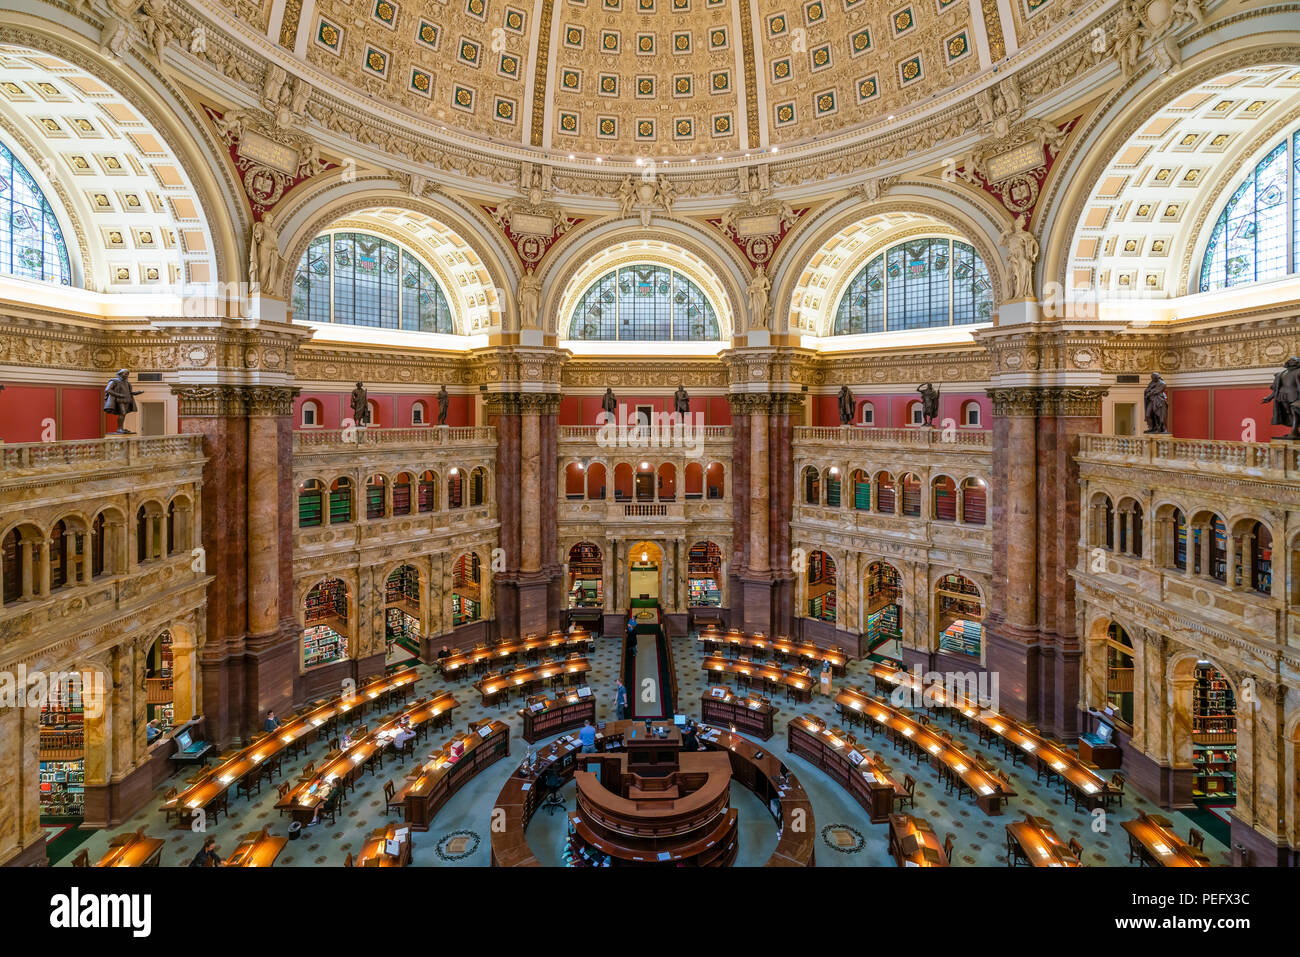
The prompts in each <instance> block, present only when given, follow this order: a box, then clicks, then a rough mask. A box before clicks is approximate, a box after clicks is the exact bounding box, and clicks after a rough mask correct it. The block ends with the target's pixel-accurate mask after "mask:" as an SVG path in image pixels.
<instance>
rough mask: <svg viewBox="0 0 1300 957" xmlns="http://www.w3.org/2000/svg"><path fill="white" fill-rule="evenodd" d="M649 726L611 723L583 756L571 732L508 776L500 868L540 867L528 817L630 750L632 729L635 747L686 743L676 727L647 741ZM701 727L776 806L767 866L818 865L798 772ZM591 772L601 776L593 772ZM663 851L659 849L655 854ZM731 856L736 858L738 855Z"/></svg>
mask: <svg viewBox="0 0 1300 957" xmlns="http://www.w3.org/2000/svg"><path fill="white" fill-rule="evenodd" d="M644 727H645V725H644V722H640V721H636V722H633V721H610V722H607V723H605V724H602V725H600V726H599V727H598V730H599V736H598V738H597V744H596V746H597V747H598V748H600V749H602V750H601V751H600V752H598V753H597V754H582V753H581V750H580V748H579V746H578V741H577V737H576V736H573V735H565V736H564V737H562V738H559V739H558V740H556V741H555V742H553V743H552V744H550V745H546V746H543V747H542V748H541V749H540V750H539V751H538V752H537V755H536V756H535V758H534V761H533V765H532V767H531V769H525V768H524V766H523V765H520V767H519V768H517V769H516V770H515V773H514V774H513V775H511V777H510V779H509V780H508V781H506V784H505V786H504V787H503V788H502V789H501V793H500V794H499V795H497V800H496V806H495V808H494V812H499V813H500V814H501V815H502V820H501V826H500V827H494V828H493V829H492V864H493V866H494V867H537V866H540V862H539V861H538V860H537V857H536V855H534V854H533V852H532V849H531V848H530V847H529V846H528V838H527V830H528V822H529V821H531V820H532V817H533V814H534V813H536V811H537V809H538V808H539V807H541V806H543V804H544V803H545V802H546V799H547V795H548V793H550V790H551V787H555V788H558V787H561V786H563V785H564V784H565V783H566V782H567V781H568V780H569V779H570V778H572V777H574V775H575V773H579V772H581V773H588V772H587V764H588V763H592V764H595V763H598V762H599V761H600V760H602V758H603V757H604V756H605V755H606V754H611V753H612V754H617V753H618V750H619V749H623V748H625V747H626V746H627V744H628V738H627V735H628V734H629V732H635V733H636V734H637V735H638V737H634V738H632V739H631V743H632V749H633V750H637V749H638V748H640V749H641V750H643V751H651V752H653V751H655V750H659V749H662V750H663V751H669V750H672V748H673V747H674V744H676V746H677V747H680V743H679V742H680V735H678V734H677V733H676V730H675V729H674V730H673V731H672V732H670V736H669V738H668V739H666V740H658V739H646V740H641V739H642V738H643V737H644ZM699 727H700V737H699V740H700V744H701V745H702V746H703V747H704V748H706V749H707V750H708V751H714V752H725V757H726V758H727V759H728V761H729V764H730V769H731V775H730V776H731V777H732V778H734V779H735V780H737V781H739V782H740V783H741V784H743V785H745V787H747V788H749V789H750V790H751V791H753V792H754V793H755V794H756V795H757V796H758V797H759V799H760V800H762V802H763V804H764V805H765V806H767V807H768V808H770V809H773V811H772V813H773V816H774V817H775V819H776V826H777V827H778V829H779V832H780V839H779V840H778V842H777V846H776V850H775V851H773V853H772V856H771V857H770V858H768V860H767V866H768V867H774V866H775V867H808V866H811V865H812V863H813V834H814V825H813V814H812V804H811V802H810V801H809V800H808V795H807V794H806V793H805V792H804V790H803V788H802V787H801V786H800V784H799V782H798V780H797V779H796V778H795V776H794V775H793V774H789V775H787V776H785V777H784V778H783V777H782V775H781V761H780V759H778V758H777V757H775V756H774V755H772V754H771V753H767V752H765V751H764V749H763V748H762V747H760V746H759V745H758V744H756V743H755V742H753V741H750V740H749V739H748V738H743V737H741V736H740V735H737V734H732V733H730V732H728V731H727V730H725V729H724V728H720V727H717V726H716V725H714V726H709V725H704V724H701V725H700V726H699ZM638 742H639V743H638ZM692 753H694V752H692ZM760 755H761V756H760ZM661 756H662V755H658V754H653V753H651V754H644V755H643V756H642V757H643V759H646V760H650V761H657V760H658V758H659V757H661ZM687 756H689V754H688V755H687ZM698 756H700V757H707V756H708V755H707V754H704V755H698ZM717 756H719V757H721V756H724V755H722V754H719V755H717ZM629 760H631V759H629ZM632 763H633V764H634V765H635V764H636V763H637V762H636V761H632ZM590 773H592V774H593V776H594V771H593V772H590ZM547 781H551V782H552V784H551V785H550V786H548V785H547V783H546V782H547ZM697 793H698V792H697ZM707 797H708V795H707V794H705V795H704V796H703V797H702V798H701V800H707ZM774 798H775V799H776V801H775V804H774V803H773V799H774ZM579 807H580V808H581V804H580V805H579ZM730 813H731V814H734V813H735V812H734V811H732V812H730ZM607 853H608V852H607ZM657 854H658V852H657V851H656V856H657ZM730 858H731V860H734V858H735V855H734V853H733V854H731V855H730ZM632 863H635V862H632ZM647 863H649V862H647ZM671 863H673V864H676V863H679V860H672V861H671Z"/></svg>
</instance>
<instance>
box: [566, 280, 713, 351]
mask: <svg viewBox="0 0 1300 957" xmlns="http://www.w3.org/2000/svg"><path fill="white" fill-rule="evenodd" d="M569 338H570V339H602V340H611V339H622V340H634V341H642V342H644V341H654V340H669V339H675V340H686V341H701V340H707V339H718V338H721V336H720V333H719V331H718V317H717V315H716V314H715V313H714V311H713V305H712V303H710V302H709V300H708V298H707V297H706V296H705V295H704V293H703V292H701V291H700V287H699V286H697V285H695V283H693V282H691V281H690V280H689V279H687V278H686V277H685V276H683V275H682V274H681V273H679V272H677V271H675V270H672V269H669V268H668V267H667V266H656V265H651V264H646V265H635V266H621V267H619V268H618V269H616V270H614V271H613V272H610V273H606V274H605V275H604V276H601V277H600V278H599V279H598V280H596V281H595V282H594V283H592V284H591V286H590V287H588V289H587V291H586V292H585V293H583V294H582V298H581V299H579V300H578V305H577V307H576V308H575V309H574V310H573V318H572V319H571V320H570V322H569Z"/></svg>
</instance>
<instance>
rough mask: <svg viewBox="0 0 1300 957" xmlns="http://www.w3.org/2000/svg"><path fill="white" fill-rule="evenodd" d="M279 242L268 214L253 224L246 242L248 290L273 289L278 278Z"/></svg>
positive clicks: (279, 261) (280, 261)
mask: <svg viewBox="0 0 1300 957" xmlns="http://www.w3.org/2000/svg"><path fill="white" fill-rule="evenodd" d="M282 262H283V260H282V259H281V257H280V241H279V237H278V235H277V233H276V229H275V224H274V223H273V222H272V220H271V215H270V214H269V213H268V214H267V215H266V216H264V217H262V220H261V221H260V222H257V223H254V224H253V231H252V233H251V235H250V237H249V241H248V286H249V289H250V290H253V289H261V288H266V289H268V290H270V289H274V288H275V284H276V282H277V281H278V280H279V277H280V264H281V263H282Z"/></svg>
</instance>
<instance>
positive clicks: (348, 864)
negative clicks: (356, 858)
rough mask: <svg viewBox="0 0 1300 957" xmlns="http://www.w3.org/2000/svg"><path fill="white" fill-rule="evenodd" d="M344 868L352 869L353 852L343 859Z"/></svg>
mask: <svg viewBox="0 0 1300 957" xmlns="http://www.w3.org/2000/svg"><path fill="white" fill-rule="evenodd" d="M343 866H344V867H351V866H352V852H351V851H348V856H347V857H345V858H344V859H343Z"/></svg>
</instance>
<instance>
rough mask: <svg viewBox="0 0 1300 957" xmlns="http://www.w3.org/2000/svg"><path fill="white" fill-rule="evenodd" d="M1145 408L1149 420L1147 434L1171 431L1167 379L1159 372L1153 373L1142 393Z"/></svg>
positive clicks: (1162, 433)
mask: <svg viewBox="0 0 1300 957" xmlns="http://www.w3.org/2000/svg"><path fill="white" fill-rule="evenodd" d="M1142 401H1143V409H1144V412H1145V415H1146V420H1147V433H1146V434H1147V435H1164V434H1167V433H1168V432H1169V395H1168V393H1167V392H1166V391H1165V380H1164V377H1163V376H1161V375H1160V373H1159V372H1153V373H1151V381H1150V382H1148V383H1147V387H1146V391H1145V392H1143V393H1142Z"/></svg>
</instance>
